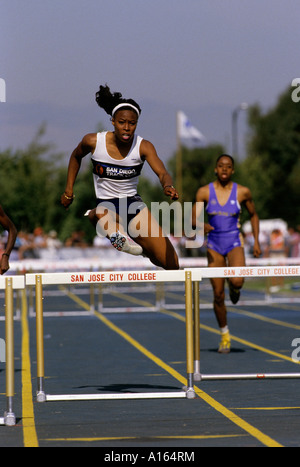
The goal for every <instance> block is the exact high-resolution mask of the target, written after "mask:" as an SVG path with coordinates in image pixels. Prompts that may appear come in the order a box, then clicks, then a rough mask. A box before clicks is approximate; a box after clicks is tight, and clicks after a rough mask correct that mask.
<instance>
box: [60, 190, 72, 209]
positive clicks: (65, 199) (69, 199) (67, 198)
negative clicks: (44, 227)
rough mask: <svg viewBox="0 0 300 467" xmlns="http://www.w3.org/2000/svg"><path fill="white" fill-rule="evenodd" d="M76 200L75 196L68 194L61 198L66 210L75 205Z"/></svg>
mask: <svg viewBox="0 0 300 467" xmlns="http://www.w3.org/2000/svg"><path fill="white" fill-rule="evenodd" d="M74 198H75V195H73V194H72V195H71V196H69V195H68V194H66V193H63V194H62V195H61V197H60V202H61V204H62V205H63V206H64V207H65V208H66V209H68V207H69V206H70V205H71V204H72V203H73V200H74Z"/></svg>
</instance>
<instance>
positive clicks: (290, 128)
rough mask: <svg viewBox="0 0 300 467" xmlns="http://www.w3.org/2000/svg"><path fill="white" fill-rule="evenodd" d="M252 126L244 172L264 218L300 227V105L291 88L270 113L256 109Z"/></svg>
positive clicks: (251, 118) (253, 108)
mask: <svg viewBox="0 0 300 467" xmlns="http://www.w3.org/2000/svg"><path fill="white" fill-rule="evenodd" d="M249 125H250V127H251V129H252V135H251V139H250V141H249V147H248V154H249V155H248V157H247V158H246V160H245V161H244V162H243V164H242V167H241V170H242V172H243V176H244V178H245V179H247V182H248V184H250V186H251V190H252V192H253V195H254V198H255V202H256V205H257V207H258V212H259V215H260V217H261V218H276V217H281V218H282V219H284V220H286V221H287V222H288V223H289V224H291V225H297V224H300V213H299V210H298V209H297V208H296V206H297V205H298V202H299V192H300V189H299V187H300V163H299V155H300V105H299V104H297V103H295V102H293V101H292V99H291V88H290V87H289V88H288V89H287V90H286V91H285V92H284V93H283V94H282V95H281V96H279V99H278V102H277V104H276V106H275V107H274V108H273V109H271V110H270V111H269V112H267V113H266V114H263V113H262V111H261V109H260V107H259V106H258V105H254V106H252V107H251V108H250V110H249Z"/></svg>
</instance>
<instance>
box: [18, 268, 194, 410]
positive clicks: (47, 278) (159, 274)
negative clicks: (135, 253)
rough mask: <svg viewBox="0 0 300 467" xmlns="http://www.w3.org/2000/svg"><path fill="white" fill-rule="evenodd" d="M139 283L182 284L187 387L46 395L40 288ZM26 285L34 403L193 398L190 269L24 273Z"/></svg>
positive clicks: (41, 290)
mask: <svg viewBox="0 0 300 467" xmlns="http://www.w3.org/2000/svg"><path fill="white" fill-rule="evenodd" d="M124 282H127V283H128V282H129V283H134V282H138V283H142V282H184V283H185V295H186V300H185V308H186V369H187V385H186V387H184V388H183V390H182V391H177V392H175V391H174V392H154V393H135V394H132V393H128V394H62V395H49V394H46V392H45V358H44V325H43V286H44V285H63V284H69V285H70V284H71V285H72V284H73V285H74V284H99V283H101V284H112V283H124ZM26 285H31V286H32V285H34V286H35V291H36V293H35V295H36V345H37V402H46V401H66V400H101V399H102V400H103V399H106V400H111V399H156V398H187V399H194V398H195V397H196V395H195V390H194V380H193V378H194V376H193V373H194V326H193V295H192V294H193V292H192V291H193V285H192V272H191V271H190V270H176V271H161V270H155V271H145V270H144V271H118V272H117V271H111V272H109V271H106V272H103V271H101V272H69V273H48V274H47V273H43V274H26Z"/></svg>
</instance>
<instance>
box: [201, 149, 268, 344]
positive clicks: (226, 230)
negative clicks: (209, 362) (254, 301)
mask: <svg viewBox="0 0 300 467" xmlns="http://www.w3.org/2000/svg"><path fill="white" fill-rule="evenodd" d="M233 173H234V160H233V158H232V157H231V156H229V155H227V154H223V155H221V156H219V157H218V159H217V163H216V168H215V174H216V176H217V180H216V181H214V182H213V183H209V184H208V185H206V186H204V187H201V188H199V190H198V191H197V193H196V202H204V203H205V205H206V212H207V215H208V224H205V227H204V231H205V233H206V234H207V258H208V266H209V267H226V266H229V267H238V266H245V255H244V248H243V238H242V235H241V233H240V229H239V228H240V224H239V218H240V213H241V206H242V205H244V206H245V208H246V209H247V211H248V213H249V215H250V219H251V226H252V232H253V236H254V247H253V254H254V256H255V257H258V256H260V254H261V250H260V245H259V241H258V235H259V219H258V215H257V213H256V210H255V206H254V202H253V199H252V195H251V192H250V190H249V188H247V187H245V186H242V185H238V184H237V183H234V182H233V181H232V180H231V177H232V175H233ZM193 224H194V225H196V205H194V208H193ZM243 282H244V279H243V278H230V279H228V285H229V294H230V299H231V301H232V302H233V303H237V302H238V300H239V297H240V290H241V288H242V286H243ZM211 284H212V287H213V292H214V311H215V314H216V318H217V321H218V324H219V326H220V330H221V342H220V346H219V350H218V351H219V352H220V353H228V352H230V333H229V329H228V324H227V311H226V306H225V279H223V278H216V279H211Z"/></svg>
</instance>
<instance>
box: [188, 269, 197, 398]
mask: <svg viewBox="0 0 300 467" xmlns="http://www.w3.org/2000/svg"><path fill="white" fill-rule="evenodd" d="M185 314H186V365H187V389H186V396H187V398H188V399H194V398H195V396H196V394H195V390H194V381H193V374H194V330H193V283H192V273H191V271H185Z"/></svg>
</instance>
